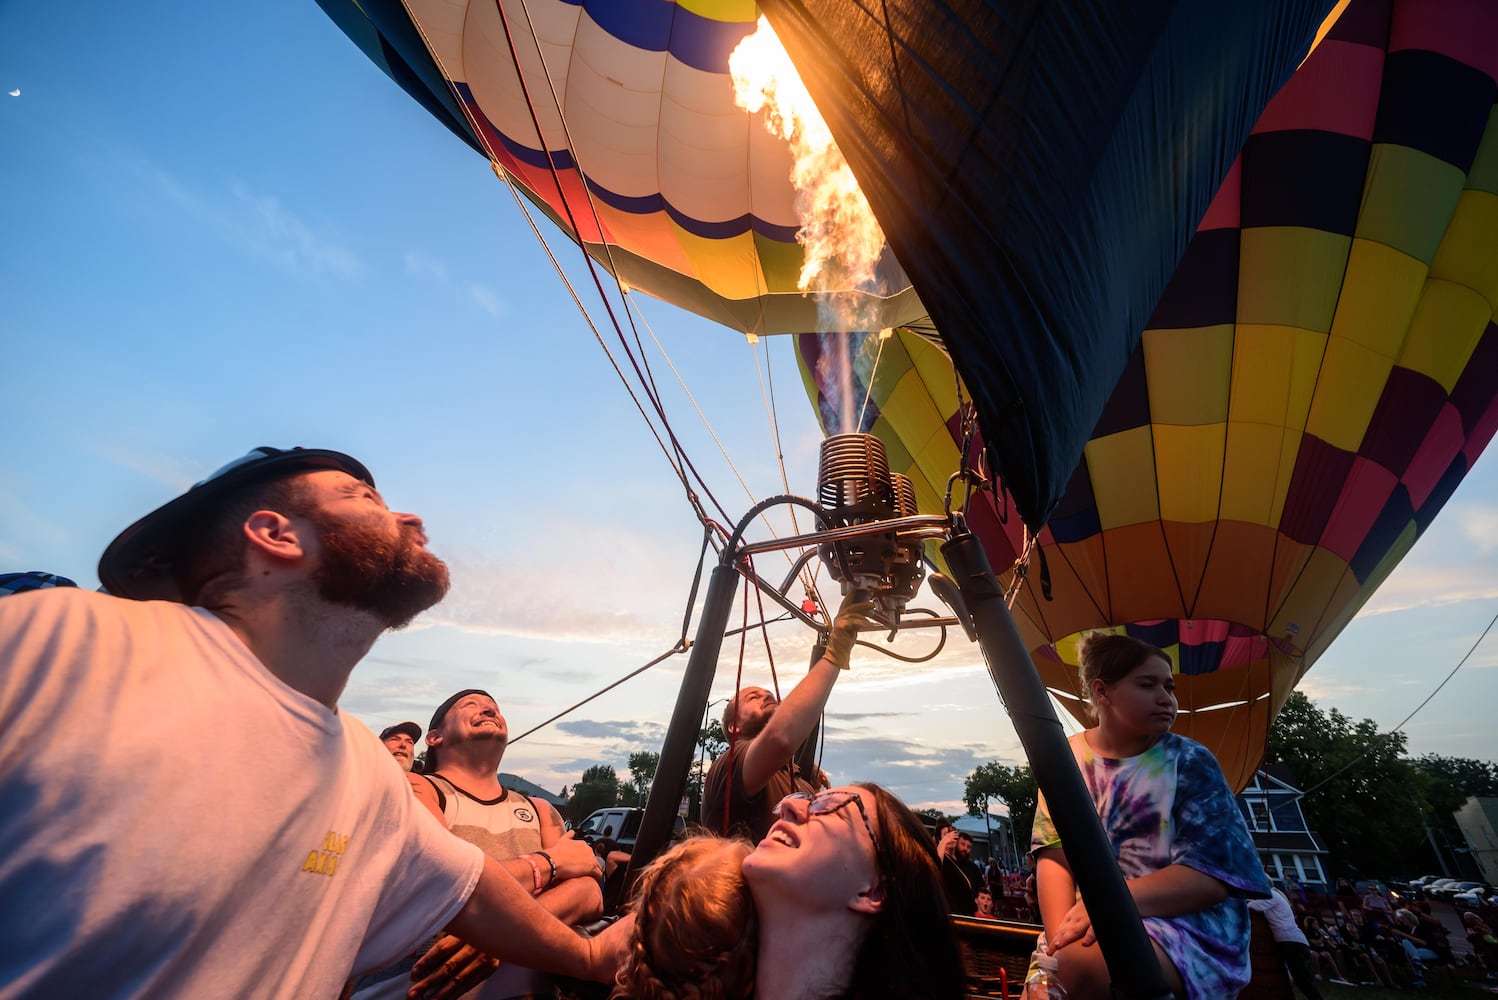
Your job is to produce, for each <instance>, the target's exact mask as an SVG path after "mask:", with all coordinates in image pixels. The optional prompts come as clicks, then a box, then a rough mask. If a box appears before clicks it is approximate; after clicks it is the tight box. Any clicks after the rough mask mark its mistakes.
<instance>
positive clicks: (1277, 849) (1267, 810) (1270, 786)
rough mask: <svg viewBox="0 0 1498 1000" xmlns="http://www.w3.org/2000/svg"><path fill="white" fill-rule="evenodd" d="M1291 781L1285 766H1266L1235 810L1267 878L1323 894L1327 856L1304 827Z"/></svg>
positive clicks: (1313, 835)
mask: <svg viewBox="0 0 1498 1000" xmlns="http://www.w3.org/2000/svg"><path fill="white" fill-rule="evenodd" d="M1294 780H1295V779H1294V776H1293V775H1292V774H1291V773H1290V769H1289V768H1287V767H1286V766H1285V765H1283V764H1267V765H1265V766H1263V767H1261V768H1259V769H1258V770H1257V771H1255V772H1254V776H1253V778H1252V780H1250V781H1249V783H1248V785H1247V786H1245V787H1244V789H1243V791H1241V792H1239V793H1238V808H1239V809H1241V810H1242V811H1243V819H1244V820H1245V821H1246V822H1247V823H1248V830H1249V833H1250V834H1252V835H1253V839H1254V846H1255V847H1257V848H1258V849H1259V858H1260V859H1261V860H1262V861H1263V862H1264V870H1265V871H1266V872H1268V873H1269V877H1270V878H1277V879H1286V878H1289V879H1294V880H1295V881H1296V882H1299V883H1300V884H1301V885H1303V886H1305V887H1307V888H1310V889H1320V890H1322V891H1326V890H1327V889H1329V888H1330V886H1329V885H1328V883H1329V882H1330V881H1331V880H1330V878H1329V877H1328V873H1327V870H1326V866H1325V864H1324V863H1323V859H1324V858H1325V857H1326V854H1327V852H1326V850H1325V849H1324V848H1323V847H1322V846H1321V842H1320V841H1319V840H1318V839H1317V837H1316V834H1315V832H1314V831H1313V830H1311V829H1310V828H1309V827H1307V825H1306V817H1305V814H1304V813H1303V812H1301V809H1300V798H1301V794H1302V793H1301V790H1300V789H1299V788H1296V787H1295V784H1294Z"/></svg>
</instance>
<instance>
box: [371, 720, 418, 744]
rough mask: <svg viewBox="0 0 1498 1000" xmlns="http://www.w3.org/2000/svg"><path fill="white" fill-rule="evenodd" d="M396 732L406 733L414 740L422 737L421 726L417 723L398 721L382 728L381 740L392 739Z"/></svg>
mask: <svg viewBox="0 0 1498 1000" xmlns="http://www.w3.org/2000/svg"><path fill="white" fill-rule="evenodd" d="M396 733H405V734H406V735H407V736H409V737H411V739H412V740H413V741H416V740H420V739H421V727H420V726H418V725H417V724H416V723H414V722H397V723H396V724H395V725H393V726H386V727H385V728H384V729H382V730H380V741H381V742H384V741H385V740H388V739H390V737H392V736H394V735H395V734H396Z"/></svg>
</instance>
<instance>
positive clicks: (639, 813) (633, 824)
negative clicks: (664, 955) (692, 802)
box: [573, 807, 687, 913]
mask: <svg viewBox="0 0 1498 1000" xmlns="http://www.w3.org/2000/svg"><path fill="white" fill-rule="evenodd" d="M644 816H645V810H643V809H635V808H624V807H615V808H613V809H598V810H595V811H594V812H592V813H590V814H589V815H588V818H587V819H585V820H583V821H582V822H581V823H579V824H578V825H577V826H576V827H575V828H574V831H573V832H574V833H575V834H576V835H577V838H578V839H579V840H583V841H586V842H587V843H588V844H589V845H590V846H591V845H592V844H594V843H595V842H596V841H599V840H602V839H603V838H604V837H607V838H608V839H609V840H611V841H613V842H614V850H616V851H623V852H624V853H625V854H633V853H634V852H635V840H636V839H637V838H638V837H639V834H640V820H641V819H643V818H644ZM686 831H687V822H686V820H684V819H682V818H681V817H680V816H677V817H676V823H675V825H674V826H673V827H672V829H671V839H672V840H675V839H677V838H678V837H681V836H682V835H684V834H685V833H686ZM626 867H627V866H626V865H619V866H618V867H616V868H615V869H614V870H613V873H612V874H610V876H609V878H608V881H607V882H606V883H605V884H604V887H603V908H604V912H605V913H614V912H617V911H618V909H619V907H620V906H621V905H622V904H623V902H624V895H625V892H624V890H625V884H624V877H625V868H626Z"/></svg>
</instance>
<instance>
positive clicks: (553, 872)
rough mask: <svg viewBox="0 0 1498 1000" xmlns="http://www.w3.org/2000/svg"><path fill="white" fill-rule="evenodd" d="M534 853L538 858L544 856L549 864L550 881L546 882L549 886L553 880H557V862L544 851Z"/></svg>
mask: <svg viewBox="0 0 1498 1000" xmlns="http://www.w3.org/2000/svg"><path fill="white" fill-rule="evenodd" d="M535 854H536V857H538V858H545V859H546V863H547V864H548V865H550V866H551V881H549V882H547V883H546V884H547V885H548V886H550V885H551V883H552V882H555V881H556V880H557V863H556V862H555V861H553V860H551V855H550V854H547V853H546V852H545V851H536V852H535Z"/></svg>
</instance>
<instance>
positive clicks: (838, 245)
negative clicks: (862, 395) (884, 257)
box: [728, 17, 884, 330]
mask: <svg viewBox="0 0 1498 1000" xmlns="http://www.w3.org/2000/svg"><path fill="white" fill-rule="evenodd" d="M728 69H729V73H730V74H732V76H733V84H734V99H735V101H737V103H738V105H739V106H740V107H742V108H744V109H745V110H747V111H748V112H750V113H751V114H756V113H759V112H760V111H763V112H764V120H765V127H766V128H768V129H769V130H770V131H771V132H772V133H773V134H775V135H777V136H780V137H781V138H783V139H785V140H787V141H788V142H789V143H790V146H791V154H792V156H793V158H794V161H795V162H794V166H793V167H792V169H791V184H792V186H793V187H794V188H795V190H796V212H797V215H798V216H799V217H800V220H801V228H800V230H799V231H797V233H796V241H797V242H798V243H800V244H801V245H802V247H803V249H804V253H805V257H804V263H803V264H802V267H801V276H800V279H799V281H798V283H797V287H799V288H800V289H801V290H802V291H815V292H825V293H830V298H831V300H832V304H833V306H834V307H835V308H836V309H838V311H839V316H838V318H837V319H836V320H834V321H832V322H830V323H829V326H830V327H831V328H832V329H841V330H870V329H877V328H878V327H879V326H880V325H882V324H880V323H879V322H878V320H877V319H876V318H875V316H874V315H873V314H872V311H871V310H859V309H858V308H857V306H856V305H855V301H868V298H870V297H865V296H855V295H851V294H847V293H849V292H850V291H854V290H863V291H872V290H874V288H875V276H874V268H875V265H876V264H877V263H878V261H879V256H880V253H881V252H882V251H883V248H884V231H883V230H881V229H880V228H879V223H878V222H877V221H875V219H874V213H873V212H872V211H870V210H869V203H868V201H867V200H865V198H864V196H863V192H862V191H861V190H859V187H858V181H857V180H855V179H854V177H853V171H851V170H849V169H848V164H847V161H845V160H844V159H843V154H842V153H841V152H840V151H839V150H838V148H837V143H835V142H834V141H833V139H832V133H831V132H830V131H829V130H828V128H827V123H826V122H825V121H823V119H822V115H821V113H820V112H818V111H817V108H816V105H815V104H813V103H812V100H811V95H810V94H809V93H807V90H806V87H805V85H804V84H802V82H801V77H800V76H799V75H798V74H797V72H796V68H795V67H794V66H793V65H791V60H790V57H789V56H788V55H786V52H785V49H784V48H783V47H782V46H781V44H780V39H778V38H776V37H775V32H774V31H773V30H772V29H771V27H770V23H769V22H768V21H766V20H765V18H764V17H760V19H759V25H758V27H757V29H756V30H755V32H754V33H753V34H751V35H749V36H748V37H746V38H745V39H744V40H743V41H741V42H740V43H739V45H738V47H737V48H736V49H734V51H733V54H732V55H731V56H730V57H729V60H728ZM838 293H843V294H841V295H839V294H838ZM827 298H828V297H827V296H824V300H826V299H827ZM861 312H867V315H863V314H861Z"/></svg>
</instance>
